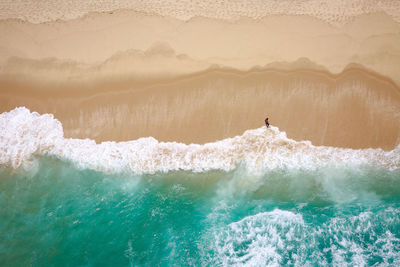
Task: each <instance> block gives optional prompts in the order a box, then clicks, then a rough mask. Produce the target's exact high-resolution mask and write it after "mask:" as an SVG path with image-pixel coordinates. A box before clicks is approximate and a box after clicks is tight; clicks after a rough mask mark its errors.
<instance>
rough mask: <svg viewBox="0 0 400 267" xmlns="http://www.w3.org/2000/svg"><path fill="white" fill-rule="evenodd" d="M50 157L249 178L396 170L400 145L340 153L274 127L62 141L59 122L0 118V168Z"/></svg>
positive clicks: (47, 117)
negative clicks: (223, 134) (211, 137)
mask: <svg viewBox="0 0 400 267" xmlns="http://www.w3.org/2000/svg"><path fill="white" fill-rule="evenodd" d="M41 155H43V156H54V157H57V158H60V159H63V160H68V161H71V162H73V163H74V164H75V165H76V166H77V167H79V168H88V169H94V170H98V171H103V172H127V173H134V174H146V173H150V174H151V173H156V172H169V171H178V170H184V171H193V172H204V171H210V170H223V171H230V170H233V169H235V168H237V167H238V166H239V165H241V166H244V167H245V168H246V170H247V171H249V172H251V173H263V172H265V171H267V170H273V169H277V168H290V169H310V170H314V169H317V168H319V167H326V166H332V167H335V166H347V165H349V166H354V165H371V166H376V167H382V168H387V169H390V170H395V169H399V167H400V145H398V146H397V147H396V148H395V149H394V150H391V151H384V150H382V149H360V150H354V149H345V148H336V147H325V146H314V145H312V144H311V142H309V141H295V140H291V139H289V138H287V136H286V133H285V132H282V131H279V129H278V128H277V127H273V126H272V127H271V128H269V129H266V128H265V127H261V128H258V129H253V130H247V131H245V132H244V133H243V134H242V135H241V136H236V137H233V138H227V139H224V140H221V141H217V142H213V143H207V144H204V145H199V144H189V145H187V144H183V143H177V142H159V141H157V140H156V139H154V138H152V137H145V138H140V139H137V140H134V141H128V142H102V143H100V144H96V142H95V141H94V140H90V139H72V138H64V134H63V128H62V124H61V123H60V121H58V120H57V119H55V118H54V116H53V115H52V114H43V115H40V114H38V113H36V112H30V111H29V110H28V109H27V108H25V107H19V108H15V109H14V110H12V111H10V112H5V113H2V114H1V115H0V164H2V165H5V166H11V167H13V168H18V167H21V166H22V167H24V168H29V166H30V164H32V162H34V158H35V156H41Z"/></svg>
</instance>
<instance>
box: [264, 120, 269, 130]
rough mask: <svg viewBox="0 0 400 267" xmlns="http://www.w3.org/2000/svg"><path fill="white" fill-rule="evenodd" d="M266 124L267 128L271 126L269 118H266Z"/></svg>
mask: <svg viewBox="0 0 400 267" xmlns="http://www.w3.org/2000/svg"><path fill="white" fill-rule="evenodd" d="M265 125H266V126H267V128H269V122H268V118H266V119H265Z"/></svg>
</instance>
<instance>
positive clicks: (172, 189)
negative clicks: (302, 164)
mask: <svg viewBox="0 0 400 267" xmlns="http://www.w3.org/2000/svg"><path fill="white" fill-rule="evenodd" d="M32 166H35V167H34V168H33V167H32V168H30V169H29V170H24V169H22V168H19V169H17V170H15V169H10V168H5V167H3V168H2V171H1V174H0V205H1V207H2V208H1V209H0V235H1V236H0V240H1V241H0V262H2V263H3V264H5V265H7V266H26V265H33V266H43V265H47V266H63V265H69V266H78V265H89V266H97V265H105V266H108V265H114V266H127V265H131V266H138V265H139V266H140V265H242V264H246V265H252V266H265V265H297V266H304V265H321V264H322V265H331V264H333V265H365V264H366V265H383V266H396V265H399V264H400V172H399V170H387V169H379V168H375V167H371V166H368V165H365V166H356V167H354V168H351V167H349V166H343V167H338V166H336V167H332V168H329V167H322V168H318V169H316V170H291V169H287V168H282V169H275V170H272V171H267V172H265V173H263V174H259V175H254V174H250V173H249V172H248V171H247V170H246V168H243V167H241V166H238V167H237V168H236V169H235V170H233V171H230V172H225V171H209V172H203V173H193V172H190V171H187V172H184V171H175V172H167V173H156V174H143V175H137V176H134V175H132V174H104V173H101V172H97V171H93V170H88V169H84V168H77V167H76V166H75V165H74V164H73V163H70V162H68V161H63V160H60V159H57V158H54V157H43V156H42V157H35V158H34V161H33V163H32Z"/></svg>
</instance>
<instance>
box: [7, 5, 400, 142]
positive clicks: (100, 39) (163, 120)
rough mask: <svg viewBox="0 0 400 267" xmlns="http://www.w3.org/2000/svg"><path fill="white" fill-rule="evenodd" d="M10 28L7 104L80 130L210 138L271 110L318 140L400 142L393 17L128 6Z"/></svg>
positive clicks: (14, 23)
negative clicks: (327, 17)
mask: <svg viewBox="0 0 400 267" xmlns="http://www.w3.org/2000/svg"><path fill="white" fill-rule="evenodd" d="M0 36H3V37H2V38H1V39H0V66H1V69H0V88H1V91H0V112H4V111H8V110H10V109H12V108H14V107H16V106H26V107H28V108H30V109H31V110H34V111H38V112H40V113H45V112H46V113H47V112H49V113H53V114H55V116H56V117H57V118H58V119H60V121H61V122H62V123H63V126H64V130H65V135H66V136H69V137H79V138H86V137H88V138H93V139H95V140H97V141H103V140H116V141H117V140H130V139H136V138H138V137H143V136H154V137H156V138H157V139H159V140H162V141H180V142H186V143H191V142H196V143H204V142H209V141H215V140H218V139H222V138H226V137H231V136H234V135H237V134H241V133H242V132H243V131H244V130H246V129H250V128H256V127H260V126H261V125H262V124H263V121H264V118H265V116H266V115H268V116H269V117H270V122H271V124H273V125H276V126H278V127H280V129H281V130H283V131H286V132H287V133H288V136H289V137H291V138H294V139H297V140H311V141H312V142H313V143H314V144H316V145H321V144H322V145H331V146H340V147H351V148H367V147H382V148H385V149H390V148H393V147H394V146H395V145H397V144H398V143H399V141H400V89H399V84H400V68H399V66H400V45H399V44H400V24H399V23H398V22H397V21H396V20H394V19H393V16H389V15H387V14H386V13H371V14H364V15H360V16H357V17H354V18H353V19H352V20H350V21H348V22H347V23H345V24H343V25H340V26H338V25H332V24H331V23H327V22H325V21H322V20H319V19H316V18H315V17H310V16H303V15H301V16H287V15H282V16H281V15H280V16H268V17H264V18H262V19H258V20H254V19H251V18H241V19H237V20H234V21H227V20H219V19H215V18H199V17H196V18H191V19H190V20H187V21H184V20H179V19H176V18H172V17H162V16H159V15H150V14H144V13H139V12H134V11H127V10H125V11H118V12H111V13H92V14H89V15H86V16H84V17H82V18H78V19H74V20H70V21H55V22H54V21H50V22H46V23H41V24H32V23H29V22H26V21H21V20H13V19H8V20H3V21H0ZM299 59H300V60H299ZM350 63H352V64H353V63H356V64H355V65H354V64H353V65H351V66H350V67H349V68H347V69H346V67H347V66H348V65H349V64H350ZM357 64H358V65H357ZM256 66H262V67H258V68H255V67H256ZM332 73H333V74H332Z"/></svg>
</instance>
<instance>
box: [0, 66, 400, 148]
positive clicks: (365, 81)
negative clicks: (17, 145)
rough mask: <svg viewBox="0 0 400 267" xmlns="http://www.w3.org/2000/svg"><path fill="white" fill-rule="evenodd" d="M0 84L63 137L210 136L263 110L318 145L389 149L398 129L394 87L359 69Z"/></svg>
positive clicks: (10, 101)
mask: <svg viewBox="0 0 400 267" xmlns="http://www.w3.org/2000/svg"><path fill="white" fill-rule="evenodd" d="M0 84H1V85H2V87H3V88H6V87H7V88H9V89H8V90H4V91H3V92H2V93H1V94H0V99H1V101H0V102H1V105H0V109H1V111H7V110H10V109H12V108H14V107H16V106H23V105H24V106H27V107H28V108H30V109H31V110H33V111H37V112H39V113H53V114H54V115H55V117H56V118H58V119H59V120H60V121H61V122H62V124H63V127H64V133H65V136H67V137H78V138H92V139H95V140H97V141H99V142H100V141H110V140H114V141H121V140H132V139H137V138H139V137H146V136H153V137H155V138H157V139H158V140H160V141H179V142H185V143H193V142H194V143H204V142H211V141H215V140H219V139H223V138H227V137H232V136H235V135H238V134H242V133H243V131H245V130H247V129H252V128H258V127H260V126H262V125H263V121H264V118H265V116H269V117H270V123H271V124H273V125H275V126H278V127H279V128H280V129H281V130H284V131H286V132H287V134H288V136H289V137H290V138H294V139H296V140H311V141H312V142H313V144H315V145H329V146H336V147H350V148H368V147H382V148H385V149H391V148H393V147H394V146H395V145H397V144H398V142H399V136H400V91H399V88H398V87H397V86H396V84H395V83H394V82H392V81H390V80H388V79H385V78H383V77H382V76H379V75H376V74H373V73H370V72H367V71H365V70H362V69H358V68H349V69H347V70H345V71H344V72H343V73H341V74H339V75H332V74H329V73H328V72H324V71H316V70H296V71H284V70H273V69H265V70H252V71H249V72H239V71H233V70H226V69H225V70H224V69H220V70H210V71H205V72H201V73H198V74H194V75H189V76H187V77H183V78H180V79H173V80H165V81H164V82H157V83H149V84H137V83H135V82H134V81H129V80H125V81H118V82H115V83H109V84H106V83H101V84H91V86H93V88H90V86H88V87H87V88H88V89H86V90H82V88H83V87H79V88H68V86H67V85H65V84H63V85H62V86H63V87H62V88H47V89H48V90H46V88H45V87H43V86H42V85H41V86H38V87H34V86H29V85H28V84H26V83H24V82H23V83H19V84H17V82H15V81H14V82H9V83H8V84H5V83H0ZM27 92H30V93H27ZM33 92H34V93H33Z"/></svg>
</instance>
